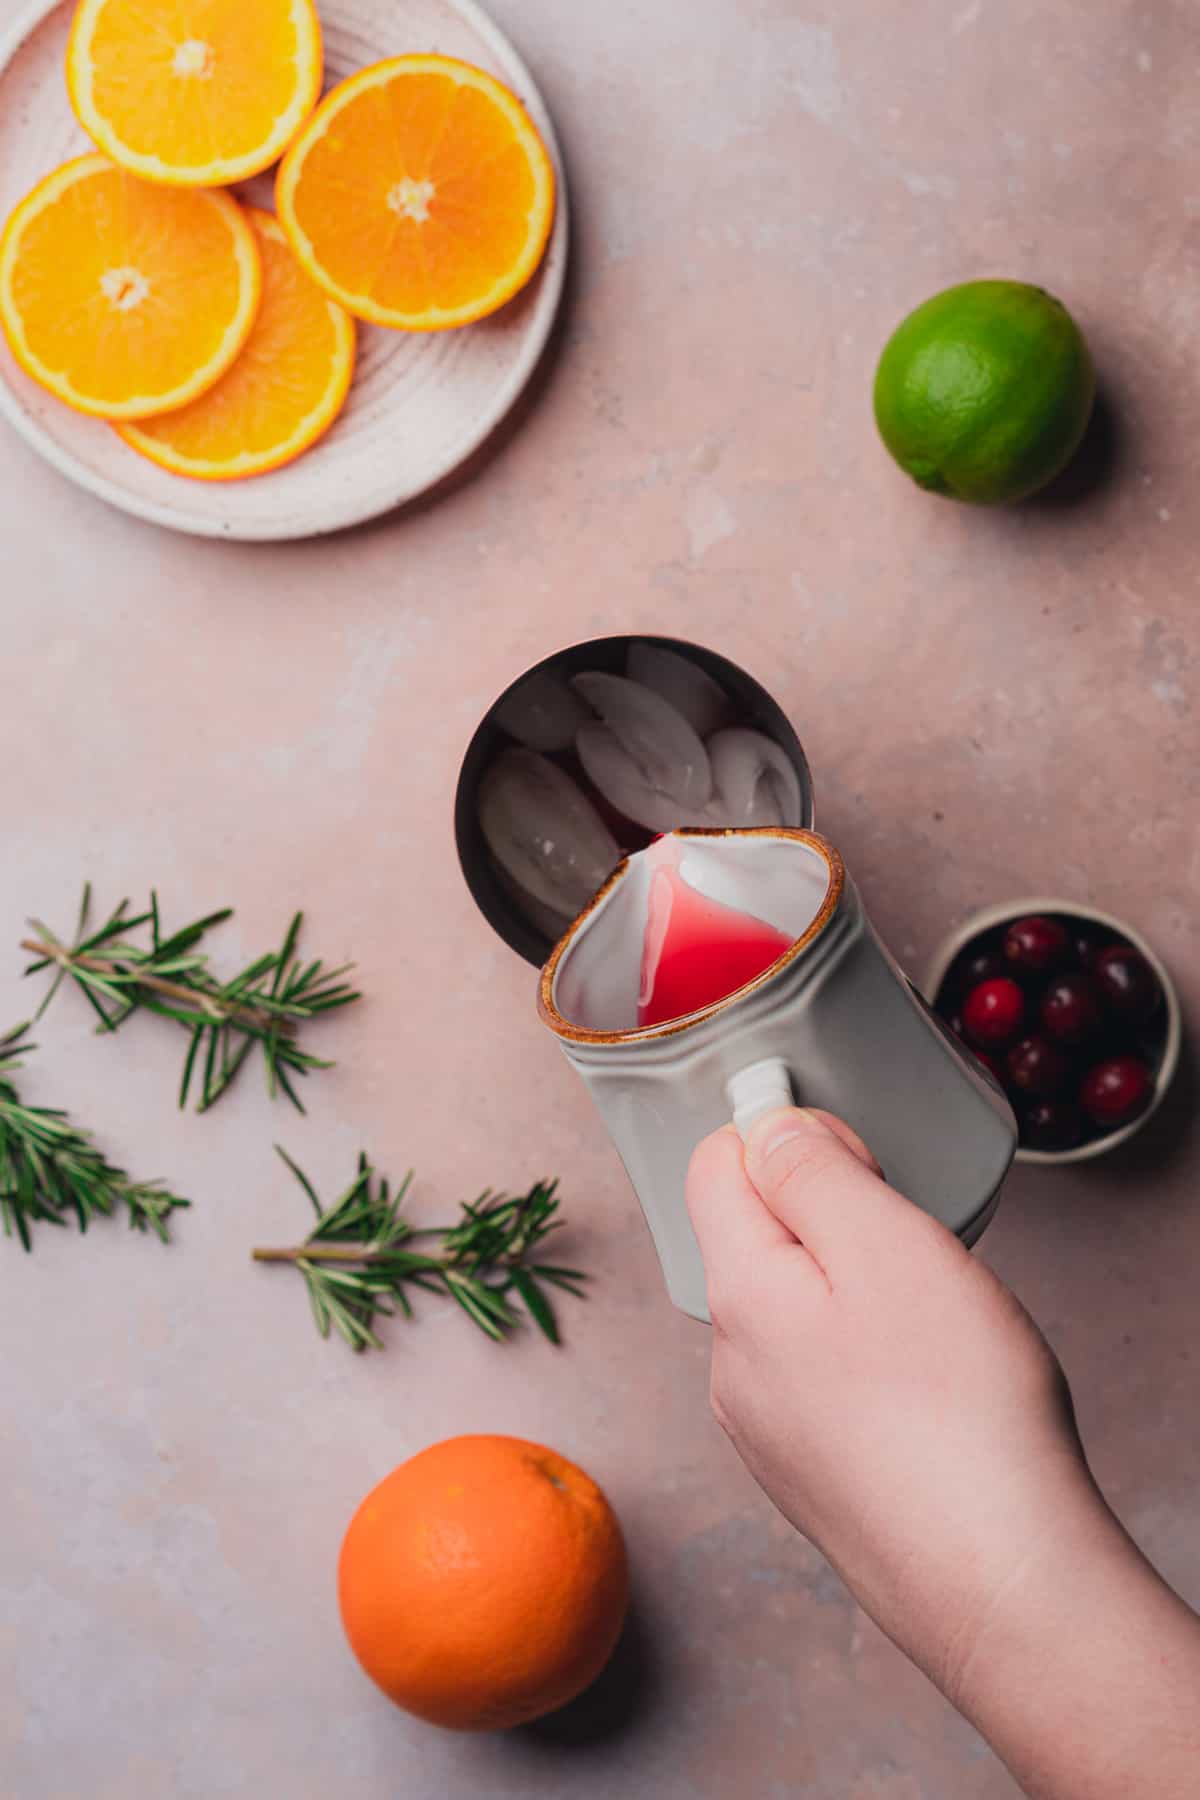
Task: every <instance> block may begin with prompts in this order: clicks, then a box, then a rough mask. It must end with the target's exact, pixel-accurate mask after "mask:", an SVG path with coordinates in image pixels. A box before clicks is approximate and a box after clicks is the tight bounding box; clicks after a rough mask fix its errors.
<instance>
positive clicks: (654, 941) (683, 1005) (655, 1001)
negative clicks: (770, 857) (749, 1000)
mask: <svg viewBox="0 0 1200 1800" xmlns="http://www.w3.org/2000/svg"><path fill="white" fill-rule="evenodd" d="M792 941H793V940H792V939H791V938H790V937H789V936H788V935H787V933H786V932H783V931H776V929H775V927H774V926H773V925H768V924H766V923H765V922H764V921H763V920H762V919H756V918H754V917H753V915H752V914H750V913H744V912H739V911H738V910H737V909H736V907H732V906H725V905H723V904H722V902H721V901H719V900H710V899H709V898H708V897H707V895H705V894H699V893H697V892H696V890H695V888H693V887H689V886H688V884H687V882H686V881H684V879H683V877H682V876H681V875H680V873H679V870H678V868H674V867H666V868H658V869H656V870H655V871H654V874H653V875H652V876H651V878H650V895H649V903H648V906H647V911H646V936H645V940H644V942H643V945H642V980H641V993H640V994H639V996H638V1024H639V1025H661V1024H663V1023H664V1021H665V1020H667V1019H680V1018H683V1017H684V1016H685V1015H686V1014H687V1013H693V1012H697V1011H699V1009H700V1008H701V1007H703V1006H710V1005H711V1004H712V1003H713V1001H715V1000H723V999H724V998H725V996H726V994H732V993H733V992H734V990H735V989H736V988H740V987H743V986H744V985H745V983H746V982H748V981H753V980H754V977H755V976H756V975H761V974H762V972H763V970H764V969H769V968H770V966H771V964H772V963H773V962H774V961H775V960H776V958H777V957H780V956H782V955H783V952H784V951H785V950H788V949H790V948H791V945H792Z"/></svg>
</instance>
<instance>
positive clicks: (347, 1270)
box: [252, 1144, 587, 1350]
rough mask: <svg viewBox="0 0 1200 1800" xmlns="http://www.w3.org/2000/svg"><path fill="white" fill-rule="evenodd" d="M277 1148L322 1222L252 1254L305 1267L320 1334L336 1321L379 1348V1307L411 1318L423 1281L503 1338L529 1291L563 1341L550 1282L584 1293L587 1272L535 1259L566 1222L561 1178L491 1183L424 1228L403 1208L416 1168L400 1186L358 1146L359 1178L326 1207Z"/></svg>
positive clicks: (540, 1320)
mask: <svg viewBox="0 0 1200 1800" xmlns="http://www.w3.org/2000/svg"><path fill="white" fill-rule="evenodd" d="M275 1148H276V1149H277V1150H278V1152H279V1155H280V1156H281V1157H282V1158H283V1160H284V1162H285V1163H286V1164H287V1166H288V1168H289V1169H290V1170H291V1172H292V1174H293V1175H294V1176H295V1177H296V1180H297V1181H298V1182H299V1183H300V1185H301V1187H302V1188H303V1189H304V1191H305V1193H306V1194H307V1195H308V1198H309V1200H310V1201H311V1202H312V1205H313V1209H314V1211H315V1212H316V1215H317V1223H316V1225H315V1226H314V1227H313V1229H312V1231H311V1232H309V1234H308V1236H307V1237H306V1238H305V1239H304V1241H303V1243H301V1244H297V1245H295V1246H293V1247H292V1248H289V1249H283V1250H255V1251H253V1252H252V1255H253V1257H254V1260H255V1261H256V1262H274V1263H291V1264H292V1265H293V1266H294V1267H295V1268H297V1269H299V1271H300V1273H301V1274H302V1275H303V1277H304V1281H305V1285H306V1286H307V1288H308V1297H309V1302H310V1304H311V1306H312V1313H313V1318H314V1320H315V1322H316V1327H317V1330H318V1331H319V1332H320V1334H321V1336H322V1337H328V1336H329V1333H330V1330H331V1328H332V1329H334V1330H336V1331H337V1332H339V1333H340V1335H341V1336H342V1337H343V1338H345V1340H346V1342H347V1343H348V1344H349V1345H350V1347H351V1349H352V1350H365V1349H367V1348H368V1347H370V1348H371V1349H375V1350H382V1348H383V1343H382V1341H381V1339H380V1338H379V1337H378V1336H377V1334H376V1332H375V1331H374V1329H373V1326H374V1322H375V1317H376V1314H378V1313H383V1314H387V1315H391V1314H393V1313H394V1312H395V1311H396V1310H399V1311H400V1312H401V1313H402V1314H403V1315H404V1317H405V1318H411V1317H412V1303H411V1300H410V1298H409V1289H411V1288H423V1289H424V1290H425V1291H426V1292H428V1293H435V1294H438V1293H440V1294H448V1295H449V1296H450V1298H451V1299H452V1300H454V1301H456V1302H457V1304H458V1305H459V1306H461V1307H462V1309H463V1311H464V1312H465V1313H466V1315H467V1317H468V1318H469V1319H471V1320H472V1322H473V1323H474V1324H476V1325H477V1326H478V1327H479V1329H480V1330H481V1331H483V1332H486V1333H487V1335H488V1337H490V1338H494V1339H495V1340H496V1341H497V1342H499V1341H500V1340H501V1339H502V1338H504V1337H506V1336H507V1335H508V1333H509V1332H510V1331H512V1330H513V1329H515V1328H516V1327H517V1326H518V1325H519V1324H520V1323H521V1314H520V1313H519V1312H518V1311H517V1309H516V1306H515V1304H514V1302H515V1301H518V1300H519V1301H522V1302H523V1303H524V1306H525V1309H526V1311H527V1312H528V1314H529V1316H530V1318H531V1319H532V1320H533V1322H534V1324H535V1325H536V1326H537V1327H538V1329H539V1330H540V1331H541V1332H542V1333H543V1334H544V1335H545V1336H546V1337H547V1338H549V1340H550V1342H551V1343H552V1344H557V1343H558V1342H559V1335H558V1325H557V1322H556V1320H555V1316H554V1308H553V1306H552V1305H551V1302H550V1298H549V1295H548V1293H547V1289H548V1288H560V1289H562V1290H563V1291H564V1292H566V1293H569V1294H574V1295H576V1296H577V1297H580V1298H582V1295H581V1284H582V1283H583V1282H584V1281H585V1280H586V1279H587V1277H586V1276H585V1275H583V1274H581V1273H580V1271H579V1270H578V1269H564V1268H560V1267H558V1266H557V1265H555V1264H551V1263H544V1262H541V1261H540V1260H538V1259H537V1252H538V1247H539V1245H540V1244H541V1243H542V1241H543V1240H544V1239H545V1238H546V1237H547V1236H548V1235H549V1233H550V1232H552V1231H555V1230H557V1228H558V1226H559V1225H560V1224H561V1223H562V1220H561V1219H559V1218H557V1217H556V1214H557V1213H558V1200H557V1198H556V1195H555V1190H556V1188H557V1186H558V1184H557V1182H553V1181H551V1182H544V1181H539V1182H536V1183H535V1184H534V1186H533V1187H531V1188H530V1190H529V1192H528V1193H527V1194H525V1195H523V1196H522V1197H521V1198H520V1199H515V1200H513V1199H507V1198H505V1197H504V1196H503V1195H499V1194H493V1193H491V1192H486V1193H484V1194H481V1195H480V1197H479V1199H478V1200H475V1201H464V1202H463V1204H462V1208H461V1214H462V1216H461V1217H460V1219H459V1220H458V1222H457V1223H456V1224H454V1225H445V1226H440V1225H439V1226H424V1227H420V1228H418V1227H415V1226H412V1225H410V1224H409V1223H408V1220H407V1219H406V1218H405V1217H404V1216H403V1213H402V1211H401V1208H402V1206H403V1204H404V1200H405V1197H406V1195H407V1193H408V1189H409V1185H410V1183H411V1181H412V1172H411V1170H410V1171H409V1173H408V1174H407V1175H406V1176H405V1177H404V1180H403V1181H402V1182H401V1183H400V1184H399V1186H398V1187H394V1188H393V1187H392V1186H391V1185H390V1184H389V1182H388V1181H387V1179H386V1178H385V1177H383V1176H379V1175H377V1174H376V1172H375V1170H374V1169H373V1168H372V1166H371V1164H370V1163H369V1162H368V1160H367V1157H366V1155H365V1154H363V1153H360V1155H359V1158H358V1168H357V1170H356V1172H355V1176H354V1179H353V1181H352V1182H351V1183H350V1185H349V1187H348V1188H347V1189H346V1191H345V1193H344V1194H342V1196H341V1198H340V1199H338V1200H336V1201H335V1202H334V1204H333V1205H332V1206H331V1207H329V1208H328V1209H326V1208H324V1207H323V1206H322V1204H321V1201H320V1199H319V1198H318V1196H317V1193H316V1190H315V1189H314V1187H313V1185H312V1183H311V1181H309V1179H308V1177H307V1175H305V1174H304V1172H303V1170H302V1169H299V1168H297V1166H296V1164H295V1163H294V1162H293V1161H292V1159H291V1157H290V1156H288V1154H287V1152H286V1151H285V1150H283V1149H282V1148H281V1147H280V1146H279V1145H278V1144H277V1145H276V1146H275ZM421 1238H439V1239H440V1240H441V1242H440V1244H439V1245H438V1246H437V1248H436V1249H434V1250H430V1251H421V1250H417V1249H415V1248H414V1247H413V1245H414V1240H416V1239H421ZM393 1302H395V1305H394V1306H393V1304H392V1303H393Z"/></svg>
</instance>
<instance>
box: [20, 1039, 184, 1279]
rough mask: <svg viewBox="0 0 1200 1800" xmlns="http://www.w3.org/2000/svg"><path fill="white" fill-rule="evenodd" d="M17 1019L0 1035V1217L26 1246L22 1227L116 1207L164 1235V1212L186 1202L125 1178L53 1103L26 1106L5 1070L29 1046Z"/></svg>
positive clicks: (105, 1213)
mask: <svg viewBox="0 0 1200 1800" xmlns="http://www.w3.org/2000/svg"><path fill="white" fill-rule="evenodd" d="M28 1031H29V1025H28V1024H24V1025H18V1026H17V1027H16V1029H15V1030H13V1031H10V1032H9V1033H8V1035H7V1036H6V1037H3V1038H0V1220H3V1224H4V1235H5V1237H12V1236H13V1235H14V1234H15V1235H16V1236H17V1237H19V1238H20V1240H21V1242H22V1244H23V1245H24V1246H25V1248H26V1250H31V1249H32V1248H33V1240H32V1234H31V1232H30V1226H31V1225H34V1224H37V1223H44V1224H47V1225H65V1224H66V1223H67V1219H68V1218H69V1216H70V1215H71V1214H72V1213H74V1215H75V1218H76V1220H77V1221H78V1224H79V1229H80V1231H86V1230H87V1228H88V1225H89V1224H90V1223H91V1221H92V1220H93V1219H96V1218H111V1217H112V1216H113V1214H114V1213H117V1212H120V1211H121V1210H124V1211H125V1212H126V1213H127V1214H128V1217H129V1223H130V1226H131V1227H132V1228H133V1229H134V1230H135V1231H153V1232H154V1234H155V1236H156V1237H158V1238H160V1239H161V1240H162V1242H163V1243H164V1244H165V1243H167V1242H168V1241H169V1236H170V1233H169V1220H170V1216H171V1213H172V1212H173V1211H174V1210H175V1209H176V1208H177V1207H180V1206H188V1205H190V1204H191V1202H190V1201H187V1200H181V1199H180V1198H179V1196H178V1194H172V1193H171V1192H170V1190H169V1189H168V1188H166V1187H165V1186H164V1185H163V1183H162V1182H161V1181H131V1180H130V1179H129V1177H128V1175H126V1173H125V1171H124V1169H118V1168H117V1167H115V1165H114V1164H112V1163H110V1162H109V1161H108V1160H107V1159H106V1158H105V1157H104V1156H102V1155H101V1153H100V1151H99V1150H97V1148H96V1146H95V1144H94V1143H93V1142H92V1140H91V1137H90V1136H89V1134H88V1133H87V1132H86V1131H81V1130H80V1129H79V1128H78V1127H77V1126H75V1125H72V1124H71V1122H70V1120H69V1119H68V1117H67V1115H66V1113H64V1112H61V1111H60V1110H59V1109H58V1108H57V1107H48V1106H26V1105H24V1104H23V1102H22V1100H21V1096H20V1094H19V1093H18V1091H17V1088H16V1085H15V1084H14V1082H13V1081H12V1079H11V1078H12V1076H13V1075H14V1074H15V1073H16V1072H17V1070H18V1069H21V1068H23V1067H24V1060H23V1059H24V1057H25V1055H26V1054H27V1053H28V1052H29V1051H30V1050H32V1049H33V1048H34V1045H33V1044H31V1043H29V1041H28V1039H27V1037H26V1034H27V1032H28Z"/></svg>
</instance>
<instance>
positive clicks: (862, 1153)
mask: <svg viewBox="0 0 1200 1800" xmlns="http://www.w3.org/2000/svg"><path fill="white" fill-rule="evenodd" d="M806 1110H807V1113H808V1116H809V1118H810V1119H820V1121H821V1123H822V1125H827V1126H828V1127H829V1129H830V1131H832V1132H833V1134H834V1136H835V1137H840V1138H841V1140H842V1142H843V1144H845V1146H846V1148H847V1150H853V1152H854V1154H855V1156H857V1158H858V1160H859V1162H860V1163H862V1164H863V1165H864V1167H866V1168H868V1169H870V1171H871V1173H872V1175H878V1176H879V1178H880V1180H881V1181H886V1179H887V1177H886V1176H885V1175H884V1172H883V1170H882V1169H881V1168H880V1166H879V1164H878V1163H877V1162H876V1160H875V1158H874V1156H873V1155H872V1154H871V1152H870V1150H869V1149H868V1148H867V1146H866V1144H864V1143H863V1141H862V1139H861V1138H860V1137H859V1135H858V1133H857V1131H855V1129H854V1127H853V1126H852V1125H847V1123H846V1121H845V1119H839V1118H838V1117H837V1116H836V1114H834V1113H830V1112H822V1111H821V1109H820V1107H818V1106H810V1107H808V1108H807V1109H806Z"/></svg>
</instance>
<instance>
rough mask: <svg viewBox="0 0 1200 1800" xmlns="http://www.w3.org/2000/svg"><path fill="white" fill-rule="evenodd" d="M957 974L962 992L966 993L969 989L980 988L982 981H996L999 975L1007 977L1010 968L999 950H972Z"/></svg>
mask: <svg viewBox="0 0 1200 1800" xmlns="http://www.w3.org/2000/svg"><path fill="white" fill-rule="evenodd" d="M955 973H956V975H957V977H958V985H959V988H960V990H961V991H962V992H963V993H966V992H967V990H968V989H969V988H973V987H978V986H979V984H980V982H981V981H995V979H996V977H997V976H998V975H1007V974H1008V968H1007V966H1006V965H1005V961H1004V958H1003V956H1002V955H1001V954H1000V952H999V950H972V951H971V952H970V953H969V955H967V956H965V957H964V958H963V960H962V961H961V962H960V963H959V965H958V968H957V969H956V970H955Z"/></svg>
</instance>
